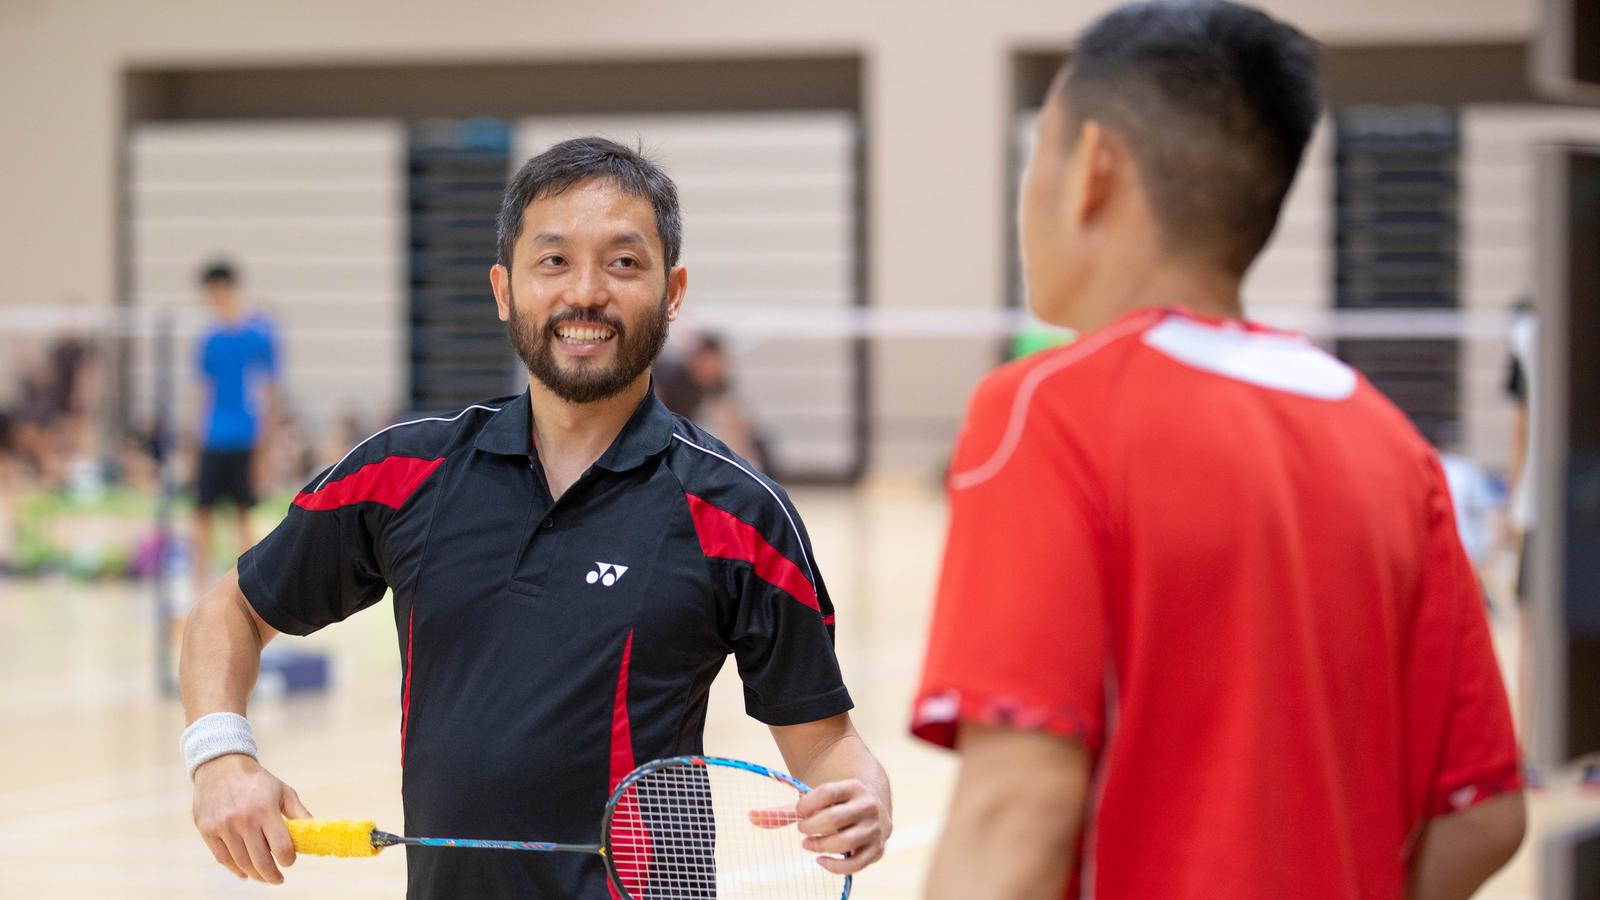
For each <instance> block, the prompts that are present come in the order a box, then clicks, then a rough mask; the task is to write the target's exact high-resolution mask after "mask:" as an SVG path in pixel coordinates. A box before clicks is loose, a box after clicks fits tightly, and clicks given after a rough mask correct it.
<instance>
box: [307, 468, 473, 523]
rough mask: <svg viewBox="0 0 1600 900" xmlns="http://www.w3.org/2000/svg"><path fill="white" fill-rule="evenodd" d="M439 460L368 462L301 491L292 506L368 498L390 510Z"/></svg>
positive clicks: (318, 506)
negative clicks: (352, 470)
mask: <svg viewBox="0 0 1600 900" xmlns="http://www.w3.org/2000/svg"><path fill="white" fill-rule="evenodd" d="M443 463H444V458H443V457H440V458H439V459H419V458H417V457H414V456H391V457H389V458H388V459H385V460H383V461H381V462H375V463H368V464H367V465H364V466H362V467H361V468H359V469H357V470H355V471H354V472H351V473H350V474H349V475H346V476H345V477H343V478H341V479H339V480H338V481H330V482H328V483H326V484H324V485H323V486H322V487H319V488H317V489H316V490H314V491H310V492H306V493H301V494H300V495H299V496H297V497H295V498H294V505H295V506H298V507H301V508H302V509H310V510H324V509H338V508H339V507H341V506H350V505H351V504H355V503H363V502H367V501H371V502H373V503H381V504H383V505H384V506H387V507H389V508H390V509H399V508H400V507H402V506H404V505H405V503H406V501H407V500H409V499H411V495H412V494H414V493H416V491H417V488H419V487H421V486H422V483H423V482H424V481H427V480H428V476H429V475H432V474H433V472H434V470H435V469H437V468H439V466H440V465H441V464H443Z"/></svg>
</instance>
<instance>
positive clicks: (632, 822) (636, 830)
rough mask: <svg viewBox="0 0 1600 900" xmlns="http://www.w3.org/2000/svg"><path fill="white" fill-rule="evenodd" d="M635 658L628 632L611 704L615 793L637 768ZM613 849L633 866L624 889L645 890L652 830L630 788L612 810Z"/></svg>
mask: <svg viewBox="0 0 1600 900" xmlns="http://www.w3.org/2000/svg"><path fill="white" fill-rule="evenodd" d="M632 659H633V632H632V631H629V632H628V642H627V643H626V644H624V645H623V647H622V665H621V666H619V667H618V669H617V696H616V700H615V701H614V702H613V703H612V706H611V782H610V784H611V790H612V792H615V791H616V789H617V785H619V784H621V783H622V779H624V778H626V777H628V773H630V772H632V771H633V769H634V759H633V729H632V728H631V727H630V726H629V723H628V664H629V662H630V661H631V660H632ZM611 849H612V852H613V854H614V855H615V856H616V857H617V858H620V859H625V860H627V861H628V862H630V863H632V865H629V866H627V868H626V869H621V868H619V869H618V870H617V871H618V874H619V875H620V876H621V878H622V881H623V885H622V887H623V889H625V890H627V891H628V892H629V893H630V894H639V893H642V892H643V891H642V888H643V885H644V880H645V879H647V878H648V877H649V875H650V856H651V850H650V832H649V830H648V829H647V828H646V827H645V822H644V818H643V816H641V815H640V814H639V803H638V800H637V798H635V797H634V795H633V793H632V792H631V791H630V792H629V793H628V794H627V795H625V796H624V797H623V798H622V799H621V800H620V801H618V802H617V806H616V809H615V810H613V811H612V813H611ZM606 889H607V890H609V891H610V892H611V897H612V900H621V897H620V895H619V894H618V893H617V889H616V888H615V887H613V886H612V885H611V882H610V880H609V879H608V880H607V881H606Z"/></svg>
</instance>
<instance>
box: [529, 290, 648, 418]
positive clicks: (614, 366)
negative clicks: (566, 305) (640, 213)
mask: <svg viewBox="0 0 1600 900" xmlns="http://www.w3.org/2000/svg"><path fill="white" fill-rule="evenodd" d="M507 293H508V294H509V288H508V291H507ZM509 299H510V301H511V304H510V305H511V314H510V316H508V317H507V319H506V338H507V339H508V340H510V341H511V347H512V349H514V350H516V351H517V355H518V356H520V357H522V362H523V364H524V365H526V366H527V367H528V374H530V375H532V376H533V377H534V378H537V379H539V383H540V384H543V385H544V386H545V387H546V388H549V389H550V392H551V393H553V394H555V395H556V396H557V397H560V398H561V399H562V400H565V401H567V402H568V403H594V402H595V401H597V400H604V399H606V398H608V397H614V396H616V395H617V394H619V393H621V392H622V391H624V390H625V389H627V387H628V386H629V385H631V384H633V383H634V382H635V381H636V380H638V378H639V376H640V375H642V374H644V373H645V371H646V370H647V369H649V368H650V365H651V364H652V363H654V362H655V360H656V357H657V356H659V355H660V354H661V348H662V347H664V346H666V343H667V328H668V325H667V294H666V292H665V291H663V292H662V294H661V304H660V306H658V307H657V308H656V310H655V312H654V314H653V315H649V316H646V317H645V319H644V320H643V321H642V322H640V323H639V330H638V333H637V334H634V333H633V332H632V331H630V330H629V329H628V328H627V327H626V326H624V325H623V324H622V320H621V319H618V318H615V317H613V316H608V315H606V314H604V313H602V312H600V311H599V310H582V309H569V310H566V311H565V312H560V313H557V314H556V315H553V316H551V317H550V318H549V320H547V321H546V322H545V323H544V327H543V328H539V327H538V326H537V325H535V324H534V323H533V322H531V321H527V320H525V319H523V318H522V317H521V316H519V315H518V314H517V298H516V297H515V296H514V295H513V296H511V297H510V298H509ZM575 322H583V323H587V324H592V325H604V326H605V327H607V328H610V329H611V330H612V332H613V333H614V336H613V337H612V338H611V340H612V341H614V342H616V345H617V350H616V354H615V357H614V359H613V361H612V363H611V364H610V365H609V366H608V365H604V364H602V363H599V362H597V361H595V360H592V359H583V358H577V359H573V360H570V361H569V362H568V364H567V365H566V366H565V367H563V366H562V364H561V362H560V361H559V360H557V358H556V350H555V345H556V342H557V341H559V340H560V338H558V337H556V329H557V328H560V327H561V326H563V325H569V324H572V323H575Z"/></svg>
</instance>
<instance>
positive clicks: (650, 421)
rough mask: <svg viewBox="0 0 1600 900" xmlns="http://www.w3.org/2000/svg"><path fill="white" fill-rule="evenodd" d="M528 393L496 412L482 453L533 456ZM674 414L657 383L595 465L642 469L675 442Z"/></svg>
mask: <svg viewBox="0 0 1600 900" xmlns="http://www.w3.org/2000/svg"><path fill="white" fill-rule="evenodd" d="M528 393H529V392H528V391H523V392H522V395H521V396H519V397H516V398H515V399H513V400H511V402H509V403H507V404H506V405H505V406H502V407H500V409H498V410H497V411H495V413H494V415H491V416H490V417H489V421H487V422H485V423H484V425H483V429H482V430H480V431H479V432H478V439H477V440H476V441H475V442H474V446H476V447H477V448H478V449H479V450H483V451H486V452H488V453H497V454H500V455H503V456H523V457H526V456H531V455H532V454H533V401H532V400H531V399H530V398H529V396H528ZM672 431H673V424H672V413H671V412H670V411H668V410H667V407H666V406H665V405H664V404H662V402H661V401H660V400H658V399H657V398H656V391H655V382H654V381H651V383H650V390H649V391H648V392H647V393H646V394H645V397H644V400H642V401H640V403H639V406H638V407H637V408H636V409H634V411H633V415H631V416H629V417H628V421H627V424H625V425H623V426H622V431H621V433H619V434H618V435H617V437H616V439H615V440H613V441H612V442H611V446H610V447H608V448H606V452H604V453H602V454H600V459H599V460H597V461H596V462H595V465H597V466H599V467H601V468H603V469H607V470H609V471H612V472H626V471H628V470H630V469H635V468H638V467H639V466H640V465H642V464H643V463H644V461H645V460H647V459H649V458H650V457H652V456H654V455H656V454H657V453H660V452H661V451H662V450H665V449H666V447H667V442H668V441H671V440H672Z"/></svg>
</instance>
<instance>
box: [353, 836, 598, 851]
mask: <svg viewBox="0 0 1600 900" xmlns="http://www.w3.org/2000/svg"><path fill="white" fill-rule="evenodd" d="M372 842H373V843H374V844H376V845H378V846H380V847H387V846H390V845H392V844H410V845H412V846H416V847H466V848H470V849H475V850H527V851H532V852H536V853H599V852H600V846H599V845H598V844H553V843H550V842H548V841H483V840H474V839H472V838H429V837H402V836H400V835H398V834H389V833H388V832H384V831H374V832H373V833H372Z"/></svg>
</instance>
